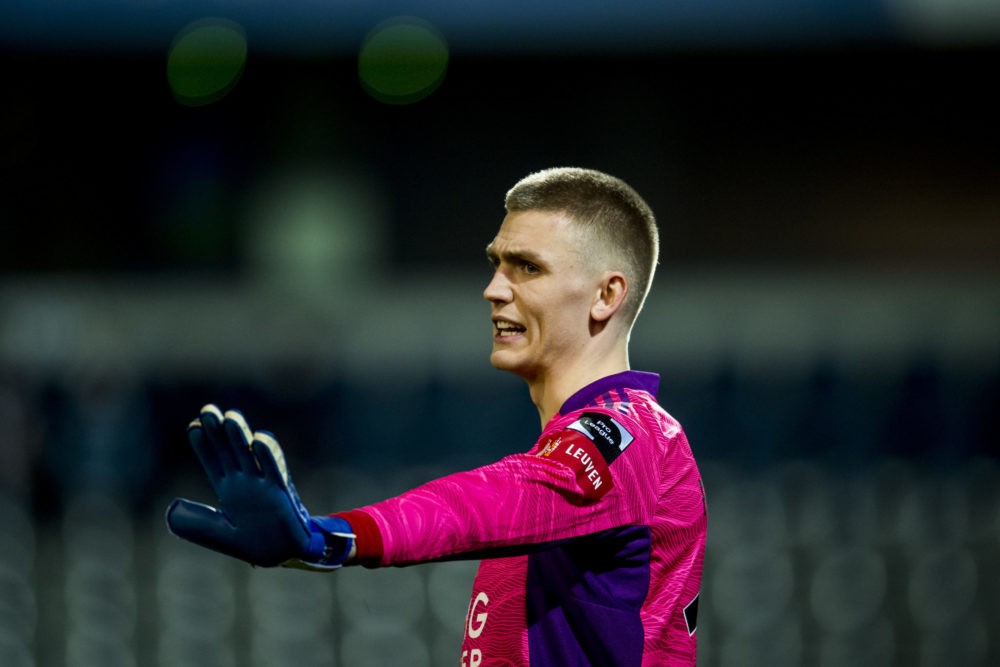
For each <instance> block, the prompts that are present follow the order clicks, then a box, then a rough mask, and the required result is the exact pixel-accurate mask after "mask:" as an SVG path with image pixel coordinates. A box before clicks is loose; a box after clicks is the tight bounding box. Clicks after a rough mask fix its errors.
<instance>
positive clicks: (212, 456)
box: [187, 405, 226, 486]
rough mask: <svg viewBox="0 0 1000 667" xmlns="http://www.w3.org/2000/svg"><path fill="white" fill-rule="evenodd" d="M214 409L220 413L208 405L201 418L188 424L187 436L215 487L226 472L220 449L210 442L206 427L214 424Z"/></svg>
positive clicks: (203, 409)
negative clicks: (212, 412) (216, 482)
mask: <svg viewBox="0 0 1000 667" xmlns="http://www.w3.org/2000/svg"><path fill="white" fill-rule="evenodd" d="M213 409H214V410H215V411H218V408H216V407H215V406H214V405H206V406H205V407H204V408H202V411H201V416H200V417H199V418H198V419H195V420H194V421H193V422H191V423H190V424H188V429H187V436H188V442H190V443H191V449H193V450H194V453H195V455H197V457H198V460H199V461H201V465H202V467H204V468H205V472H206V473H208V478H209V480H211V481H212V484H213V486H214V485H215V480H217V479H220V478H222V477H224V476H225V474H226V470H225V465H224V463H223V461H222V460H221V459H220V458H219V452H218V449H217V448H216V447H214V446H213V445H212V442H211V440H209V437H208V432H209V431H210V429H206V427H205V423H206V422H208V423H209V425H211V423H212V417H211V416H210V413H211V411H212V410H213Z"/></svg>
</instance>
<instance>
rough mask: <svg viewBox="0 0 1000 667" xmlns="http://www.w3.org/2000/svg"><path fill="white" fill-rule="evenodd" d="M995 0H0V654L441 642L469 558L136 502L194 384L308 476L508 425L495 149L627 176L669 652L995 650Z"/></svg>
mask: <svg viewBox="0 0 1000 667" xmlns="http://www.w3.org/2000/svg"><path fill="white" fill-rule="evenodd" d="M998 55H1000V6H998V5H997V4H996V3H995V2H989V1H988V0H847V1H834V0H809V1H806V2H793V1H792V0H764V1H761V2H756V3H753V4H752V5H749V4H747V3H739V2H732V1H729V0H708V1H706V2H699V3H694V2H683V1H680V0H677V1H667V2H653V1H650V0H624V1H623V2H618V3H604V2H592V1H586V2H574V3H568V2H549V3H536V2H527V1H524V0H508V1H507V2H503V3H500V2H469V3H447V2H434V1H433V0H423V1H417V2H412V3H401V2H389V1H385V2H366V3H359V2H348V1H346V0H345V1H340V2H330V3H321V2H314V1H311V0H295V1H290V2H284V3H277V4H267V3H262V2H244V3H239V2H225V1H223V0H218V1H215V2H208V1H204V0H186V1H183V2H172V3H164V2H155V1H153V2H137V1H135V0H103V1H95V2H89V3H79V2H69V1H67V0H46V1H45V2H42V1H40V0H25V1H23V2H8V3H4V4H3V5H2V6H0V74H2V89H0V90H2V93H0V95H2V100H3V105H2V107H0V221H2V237H0V238H2V242H0V424H2V427H3V437H2V438H0V457H2V459H0V665H3V667H26V666H37V667H49V666H53V667H55V666H61V665H65V666H67V667H91V666H95V667H96V666H99V667H119V666H121V667H130V666H146V665H150V666H159V667H179V666H181V665H184V666H205V667H216V666H219V667H226V666H234V665H261V666H264V665H266V666H267V667H280V666H282V665H290V666H291V665H294V666H295V667H311V666H313V665H315V666H317V667H319V666H321V665H322V666H331V665H346V666H351V667H353V666H361V667H364V666H368V665H391V664H406V665H413V666H416V667H422V666H430V665H442V664H456V663H457V661H458V658H459V656H458V651H457V648H458V645H459V643H460V641H461V635H462V622H463V617H464V614H465V611H466V606H467V604H468V598H467V594H468V590H469V585H470V582H471V576H472V572H473V569H474V564H469V563H452V564H447V565H428V566H420V567H415V568H407V569H401V570H389V571H377V572H367V571H351V572H344V573H339V574H337V575H334V576H325V577H324V576H318V575H309V574H305V573H301V572H288V571H264V570H252V569H250V568H248V567H245V566H242V565H240V564H237V563H231V562H228V561H226V560H224V559H222V558H217V557H215V556H213V555H211V554H207V553H202V552H201V551H199V550H197V549H195V548H194V547H191V546H189V545H186V544H183V543H180V542H179V541H177V540H175V539H174V538H172V537H171V536H170V535H168V534H167V533H166V530H165V528H164V526H163V521H162V511H163V508H164V507H165V504H166V502H167V500H168V499H169V498H171V497H173V496H174V495H177V494H179V493H183V494H185V495H189V496H191V497H197V498H202V499H204V500H209V499H210V495H209V494H210V492H209V489H208V487H207V483H206V482H205V481H204V479H203V477H202V475H201V472H200V470H199V469H198V466H197V464H196V462H195V460H194V457H193V455H192V454H191V453H190V450H189V449H188V446H187V443H186V441H185V438H184V427H185V425H186V424H187V422H188V420H189V419H190V418H191V417H192V416H193V415H195V414H196V412H197V410H198V409H199V407H200V406H201V405H202V404H203V403H206V402H209V401H213V402H217V403H219V404H221V405H223V406H225V407H241V408H242V409H243V410H244V412H245V413H246V414H247V416H248V418H249V419H250V421H251V424H253V425H255V426H257V427H259V428H269V429H271V430H273V431H275V432H276V433H277V434H278V435H279V437H280V438H281V440H282V443H283V444H284V446H285V448H286V450H287V453H288V455H289V458H290V460H291V462H292V466H293V468H292V469H293V471H294V472H295V475H296V479H297V483H298V485H299V487H300V490H302V492H303V496H304V497H305V500H306V502H307V504H308V505H309V506H310V508H311V509H313V510H314V511H321V510H331V511H332V510H334V509H344V508H347V507H353V506H356V505H358V504H363V503H366V502H370V501H374V500H378V499H380V498H382V497H385V496H386V495H389V494H392V493H396V492H398V491H402V490H404V489H405V488H408V487H409V486H412V485H413V484H415V483H418V482H420V481H423V480H425V479H429V478H431V477H432V476H435V475H438V474H443V473H446V472H449V471H453V470H457V469H460V468H465V467H469V466H473V465H477V464H480V463H485V462H488V461H490V460H493V459H495V458H496V457H498V456H500V455H503V454H505V453H508V452H510V451H516V450H522V449H524V448H525V447H527V446H528V445H529V444H530V443H531V442H532V441H533V439H534V436H535V433H536V431H537V426H536V424H535V421H536V419H537V417H536V415H535V413H534V409H533V407H532V406H531V405H530V403H529V401H528V397H527V395H526V392H525V391H524V389H523V387H522V385H521V383H520V382H519V381H517V380H515V379H512V378H509V377H506V376H502V375H500V374H498V373H495V372H494V371H492V370H491V369H490V368H489V366H488V363H487V358H486V357H487V351H488V346H489V333H488V324H487V319H486V314H487V307H486V305H485V303H484V302H482V300H481V297H480V290H481V289H482V287H483V286H484V285H485V282H486V280H487V278H488V271H487V270H486V264H485V262H484V261H483V256H482V249H483V247H484V245H485V243H486V242H487V241H489V240H490V238H492V235H493V233H494V231H495V229H496V227H497V225H498V224H499V221H500V218H501V217H502V199H501V198H502V194H503V192H504V191H505V190H506V188H507V187H509V186H510V185H511V184H512V183H513V182H514V181H515V180H517V179H518V178H520V177H521V176H523V175H525V174H526V173H528V172H530V171H532V170H535V169H538V168H542V167H546V166H552V165H562V164H574V165H581V166H591V167H595V168H599V169H603V170H607V171H610V172H612V173H615V174H618V175H620V176H622V177H624V178H625V179H626V180H628V181H630V182H631V183H632V184H633V185H635V186H636V188H637V189H638V190H639V191H640V192H642V193H643V194H644V195H645V196H646V197H647V199H648V200H649V201H650V203H651V204H652V205H653V208H654V209H655V210H656V212H657V214H658V216H659V219H660V222H661V228H662V234H663V238H664V241H665V243H664V256H663V263H662V267H661V270H660V273H659V278H658V283H657V285H656V286H655V288H654V294H653V295H652V297H651V299H650V302H649V305H648V306H647V309H646V311H645V313H644V314H643V316H642V318H641V319H640V325H639V327H638V328H637V331H636V334H635V338H634V344H633V365H635V366H637V367H641V368H645V369H650V370H655V371H658V372H660V373H661V374H662V376H663V386H662V391H661V399H662V401H663V403H664V404H665V405H666V406H667V408H668V409H669V410H670V411H671V412H672V413H674V414H675V416H677V417H678V418H679V419H680V420H681V421H682V423H684V424H685V427H686V429H687V431H688V433H689V436H690V438H691V441H692V443H693V445H694V447H695V451H696V454H697V455H698V457H699V459H700V461H701V463H702V468H703V474H704V477H705V482H706V486H707V489H708V494H709V510H710V515H711V530H710V551H709V554H708V558H707V563H706V577H705V590H704V593H705V595H704V598H703V603H702V609H703V612H702V620H701V626H700V628H699V633H700V634H701V660H700V664H703V665H707V666H709V667H713V666H720V667H743V666H751V667H752V666H755V665H769V666H771V667H777V666H784V665H789V666H791V665H822V666H826V667H833V666H839V665H852V666H853V665H872V666H882V665H884V666H887V667H889V666H891V667H902V666H904V665H906V666H910V665H921V666H925V667H932V666H938V665H963V666H977V665H983V666H985V665H996V664H1000V640H998V639H997V635H998V633H997V630H1000V602H998V601H1000V466H998V460H997V443H998V418H997V407H998V405H997V404H998V391H1000V308H998V296H1000V272H998V268H997V266H998V265H997V260H998V257H1000V129H998V128H1000V125H998V122H997V119H998V118H1000V104H998V103H997V101H996V94H995V93H996V87H997V71H998V64H1000V60H998Z"/></svg>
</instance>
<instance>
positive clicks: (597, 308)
mask: <svg viewBox="0 0 1000 667" xmlns="http://www.w3.org/2000/svg"><path fill="white" fill-rule="evenodd" d="M627 296H628V280H626V278H625V275H624V274H623V273H621V272H619V271H608V272H607V273H605V274H604V277H603V279H602V280H601V284H600V289H599V291H598V292H597V294H596V295H595V297H594V303H593V304H591V306H590V317H591V318H593V319H594V321H596V322H607V321H608V320H610V319H611V316H612V315H614V314H615V313H616V312H617V311H618V310H619V309H620V308H621V307H622V306H624V305H625V298H626V297H627Z"/></svg>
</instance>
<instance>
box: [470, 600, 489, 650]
mask: <svg viewBox="0 0 1000 667" xmlns="http://www.w3.org/2000/svg"><path fill="white" fill-rule="evenodd" d="M489 603H490V598H489V596H488V595H486V593H483V592H480V593H479V595H477V596H476V598H475V599H474V600H473V601H472V606H471V607H470V608H469V639H476V638H477V637H479V635H481V634H483V628H484V627H486V612H485V611H482V612H479V613H476V612H477V611H478V610H479V607H480V605H482V607H483V609H485V608H486V605H488V604H489Z"/></svg>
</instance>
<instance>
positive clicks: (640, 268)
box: [504, 167, 660, 328]
mask: <svg viewBox="0 0 1000 667" xmlns="http://www.w3.org/2000/svg"><path fill="white" fill-rule="evenodd" d="M504 206H505V207H506V209H507V211H508V212H516V211H551V212H561V213H564V214H566V215H567V216H569V218H570V219H571V220H572V221H573V222H574V223H575V224H576V225H578V226H579V227H580V229H581V230H583V231H584V232H585V233H586V234H588V235H589V237H590V244H589V245H590V247H591V249H594V250H595V251H596V252H601V251H602V250H604V257H605V258H606V259H607V260H608V262H609V267H608V268H611V269H614V270H618V271H621V272H622V273H623V274H625V278H626V280H628V284H629V286H630V289H629V295H628V298H627V300H626V302H625V305H624V315H625V324H626V328H630V327H631V326H632V324H633V322H634V321H635V318H636V316H638V314H639V311H640V310H641V309H642V304H643V303H644V302H645V300H646V295H647V294H648V293H649V288H650V286H651V285H652V283H653V274H654V273H655V271H656V264H657V262H658V259H659V253H660V240H659V232H658V230H657V227H656V218H655V216H654V215H653V211H652V209H650V207H649V205H648V204H647V203H646V202H645V200H644V199H643V198H642V197H641V196H639V193H637V192H636V191H635V190H634V189H632V187H631V186H629V185H628V184H627V183H625V182H624V181H623V180H621V179H619V178H616V177H614V176H611V175H609V174H605V173H603V172H600V171H595V170H593V169H580V168H577V167H555V168H552V169H545V170H542V171H538V172H535V173H533V174H529V175H528V176H526V177H524V178H523V179H521V180H520V181H518V182H517V183H516V184H515V185H514V187H512V188H511V189H510V190H508V192H507V196H506V197H505V199H504Z"/></svg>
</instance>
